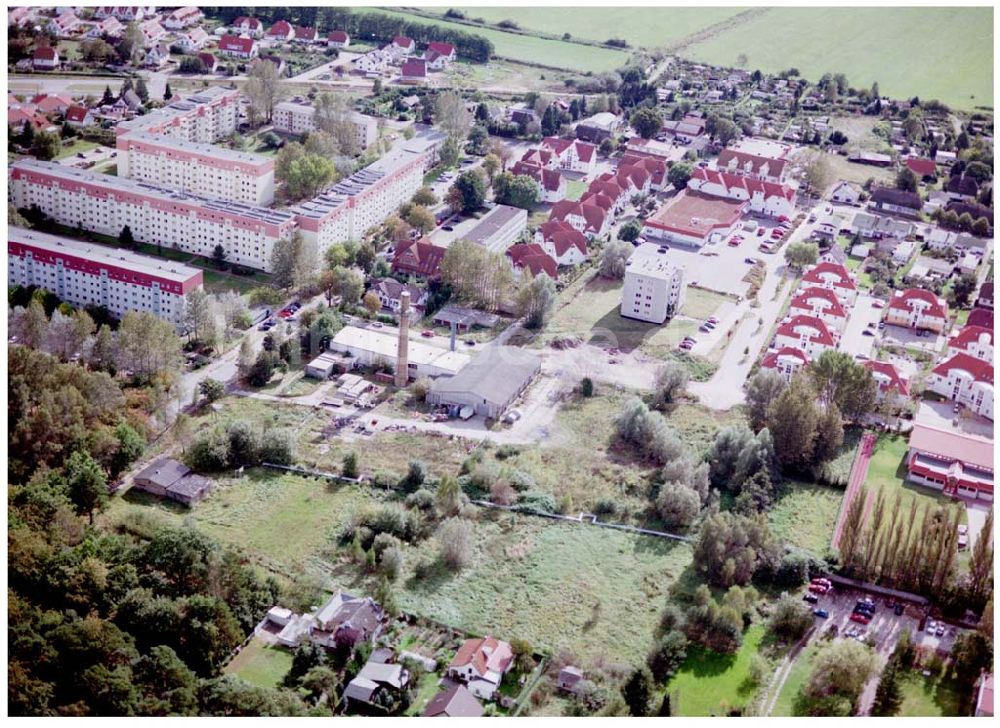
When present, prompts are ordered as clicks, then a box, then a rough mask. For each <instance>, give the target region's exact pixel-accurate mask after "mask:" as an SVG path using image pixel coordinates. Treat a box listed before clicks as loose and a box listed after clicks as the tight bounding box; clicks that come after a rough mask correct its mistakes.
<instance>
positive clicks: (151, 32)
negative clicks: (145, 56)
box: [139, 18, 167, 48]
mask: <svg viewBox="0 0 1000 728" xmlns="http://www.w3.org/2000/svg"><path fill="white" fill-rule="evenodd" d="M139 29H140V30H141V31H142V41H143V44H144V47H146V48H149V47H150V46H152V45H155V44H156V43H159V42H160V41H161V40H163V39H164V38H166V37H167V31H166V30H164V29H163V26H162V25H160V23H159V21H157V20H156V18H151V19H150V20H147V21H146V22H145V23H142V24H141V25H140V26H139Z"/></svg>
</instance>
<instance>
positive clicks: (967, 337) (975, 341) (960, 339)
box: [948, 326, 993, 364]
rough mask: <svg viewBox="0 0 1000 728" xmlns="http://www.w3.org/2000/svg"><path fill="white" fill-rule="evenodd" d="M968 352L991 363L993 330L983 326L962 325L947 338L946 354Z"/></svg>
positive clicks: (953, 354) (952, 354)
mask: <svg viewBox="0 0 1000 728" xmlns="http://www.w3.org/2000/svg"><path fill="white" fill-rule="evenodd" d="M956 354H968V355H969V356H971V357H975V358H976V359H980V360H982V361H984V362H986V363H988V364H992V363H993V332H992V331H991V330H990V329H988V328H986V327H985V326H963V327H962V330H961V331H959V332H958V333H957V334H955V335H954V336H952V337H951V338H950V339H948V356H955V355H956Z"/></svg>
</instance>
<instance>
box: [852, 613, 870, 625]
mask: <svg viewBox="0 0 1000 728" xmlns="http://www.w3.org/2000/svg"><path fill="white" fill-rule="evenodd" d="M851 621H852V622H857V623H858V624H868V623H869V622H871V620H870V619H869V618H868V617H866V616H865V615H863V614H858V613H857V612H855V613H854V614H852V615H851Z"/></svg>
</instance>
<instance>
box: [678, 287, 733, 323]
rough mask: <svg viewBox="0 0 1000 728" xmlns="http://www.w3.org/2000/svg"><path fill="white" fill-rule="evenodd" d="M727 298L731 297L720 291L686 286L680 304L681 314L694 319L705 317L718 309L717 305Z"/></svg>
mask: <svg viewBox="0 0 1000 728" xmlns="http://www.w3.org/2000/svg"><path fill="white" fill-rule="evenodd" d="M728 300H731V299H729V298H727V297H726V296H724V295H722V294H721V293H716V292H715V291H706V290H705V289H704V288H695V287H693V286H688V288H687V290H686V291H685V292H684V305H683V306H681V315H683V316H690V317H691V318H694V319H707V318H708V317H709V316H711V315H712V314H714V313H715V312H716V311H718V310H719V306H721V305H722V304H723V303H725V302H726V301H728Z"/></svg>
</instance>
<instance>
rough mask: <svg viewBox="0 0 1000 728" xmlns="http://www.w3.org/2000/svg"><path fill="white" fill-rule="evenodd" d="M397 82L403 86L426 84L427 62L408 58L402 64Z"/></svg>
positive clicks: (421, 59)
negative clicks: (403, 84)
mask: <svg viewBox="0 0 1000 728" xmlns="http://www.w3.org/2000/svg"><path fill="white" fill-rule="evenodd" d="M399 82H400V83H405V84H411V85H413V84H423V83H427V61H425V60H424V59H423V58H408V59H407V60H405V61H404V62H403V68H402V69H401V71H400V75H399Z"/></svg>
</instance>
